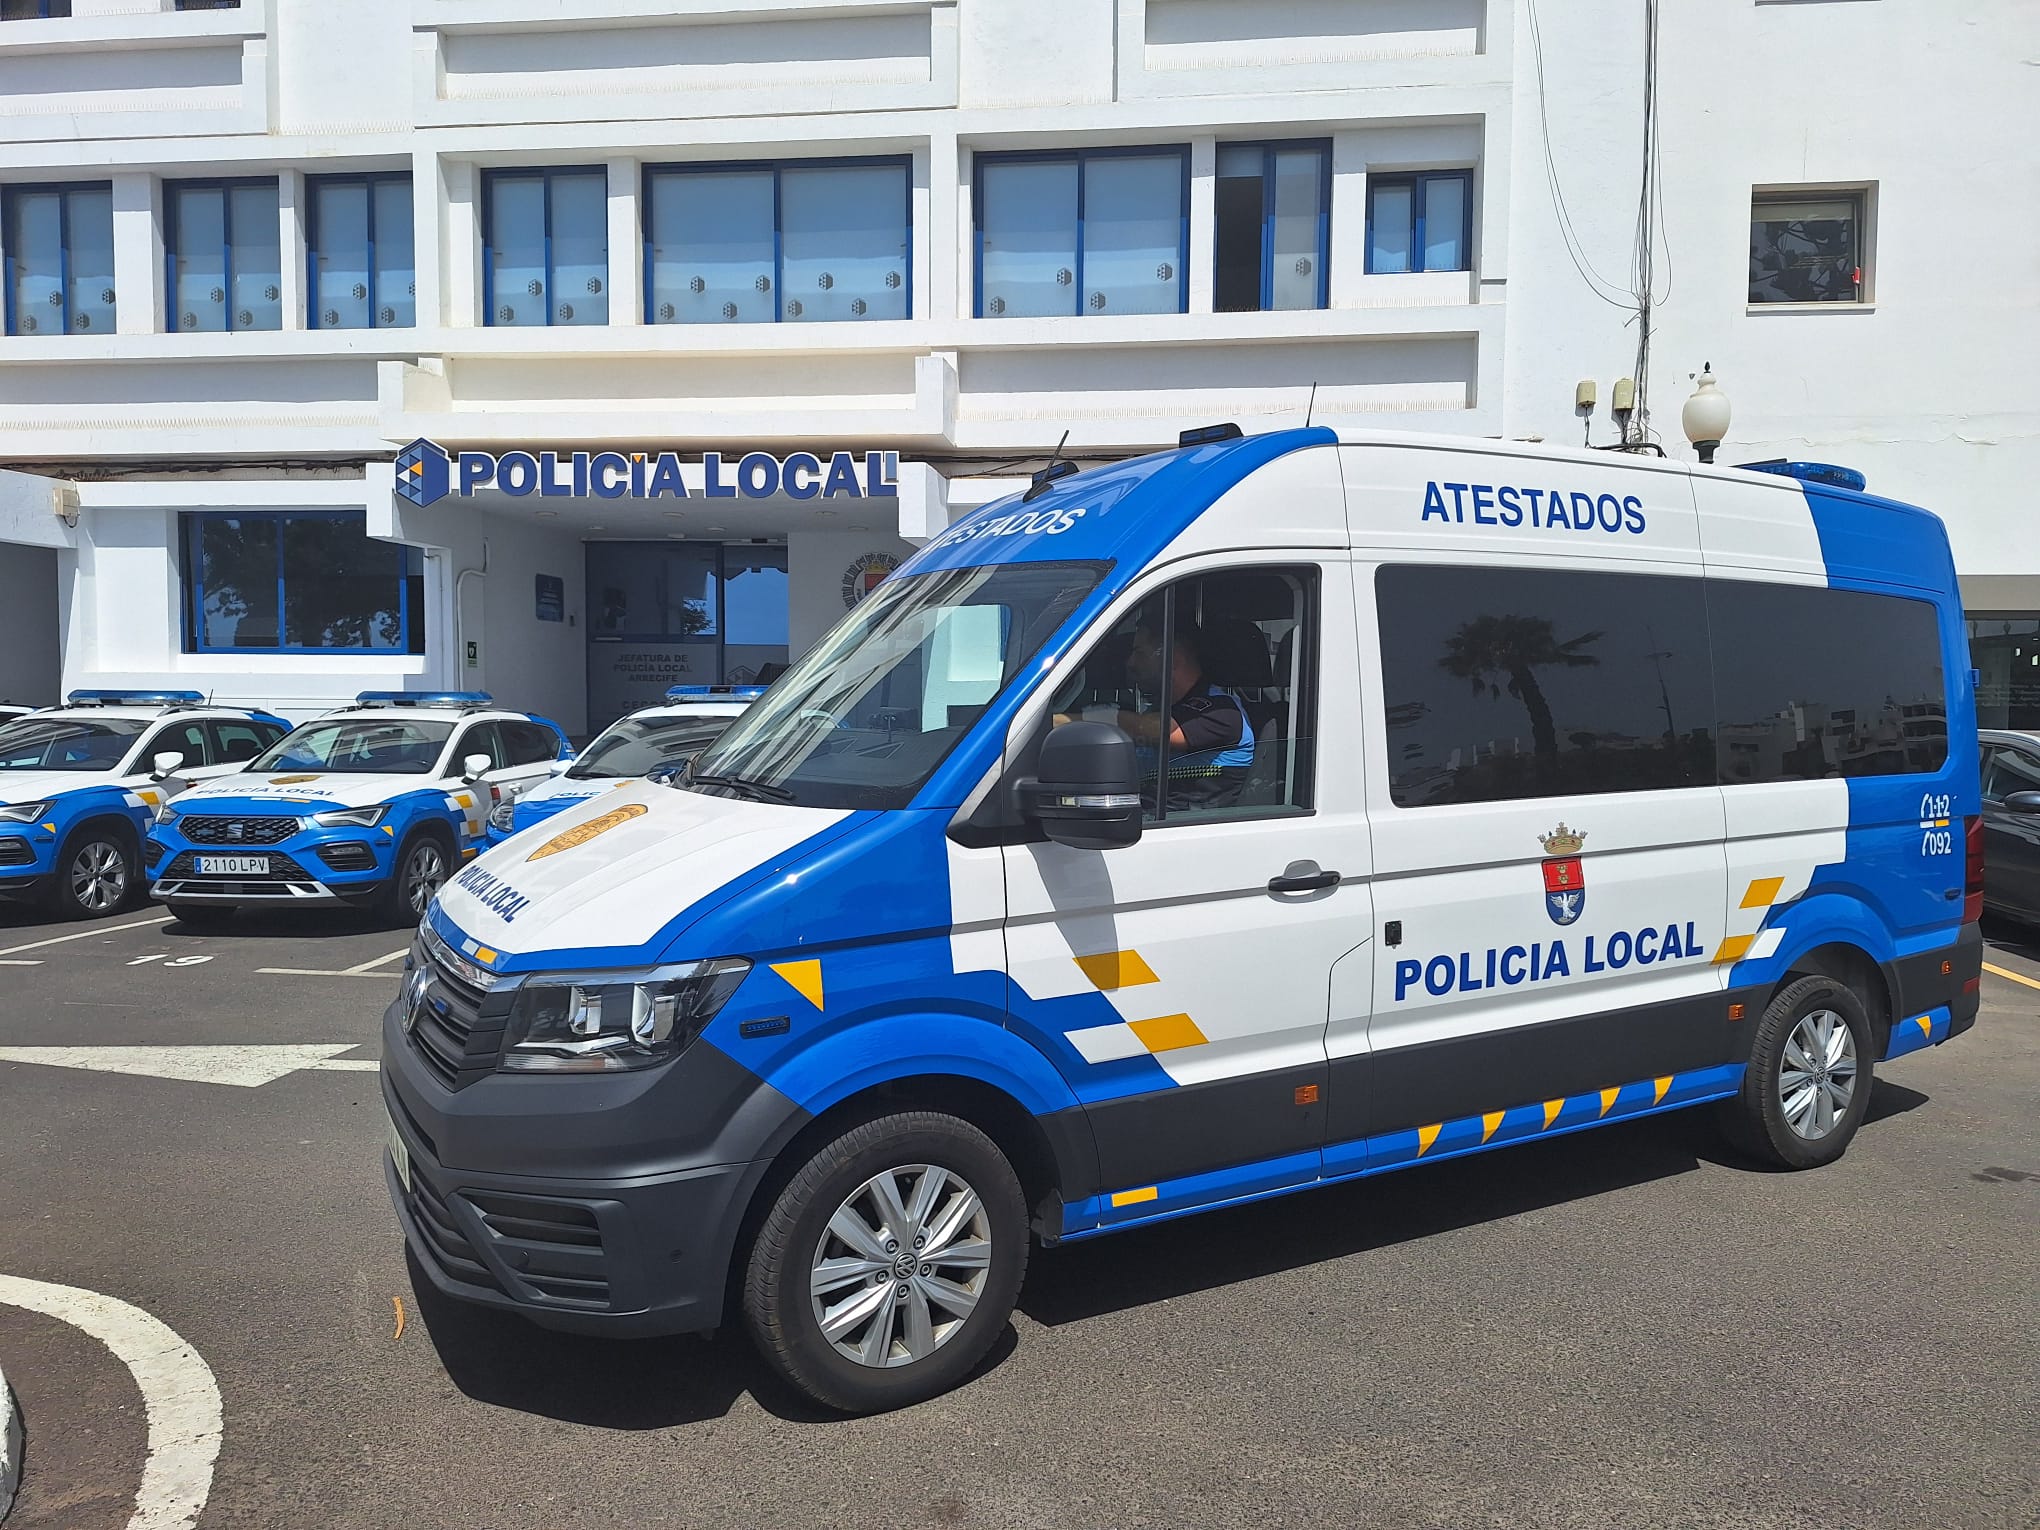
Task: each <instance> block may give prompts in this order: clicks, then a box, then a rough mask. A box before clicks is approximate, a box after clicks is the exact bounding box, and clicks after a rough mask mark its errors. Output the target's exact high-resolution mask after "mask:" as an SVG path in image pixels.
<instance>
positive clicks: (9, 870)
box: [0, 822, 59, 899]
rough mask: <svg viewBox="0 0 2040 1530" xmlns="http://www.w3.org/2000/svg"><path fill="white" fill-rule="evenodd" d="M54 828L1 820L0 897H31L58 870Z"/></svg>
mask: <svg viewBox="0 0 2040 1530" xmlns="http://www.w3.org/2000/svg"><path fill="white" fill-rule="evenodd" d="M58 844H59V840H58V838H57V835H56V833H55V831H53V830H50V829H46V828H44V827H43V826H42V825H41V824H39V823H32V824H28V823H13V822H7V823H0V899H5V898H33V897H35V896H36V895H37V894H38V893H40V892H41V891H42V889H43V886H44V885H45V882H46V880H47V879H48V878H49V876H50V875H51V874H52V873H53V872H55V871H56V869H57V846H58Z"/></svg>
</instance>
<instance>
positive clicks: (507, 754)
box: [148, 691, 573, 925]
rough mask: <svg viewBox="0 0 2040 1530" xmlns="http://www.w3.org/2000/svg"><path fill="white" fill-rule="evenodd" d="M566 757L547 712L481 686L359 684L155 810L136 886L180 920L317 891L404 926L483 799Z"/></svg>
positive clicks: (458, 858)
mask: <svg viewBox="0 0 2040 1530" xmlns="http://www.w3.org/2000/svg"><path fill="white" fill-rule="evenodd" d="M572 758H573V748H572V746H571V745H570V744H569V743H568V742H567V738H566V735H565V734H564V733H562V732H561V731H560V728H559V725H558V724H557V723H554V722H551V721H549V720H547V719H546V718H543V717H539V716H537V715H535V714H532V713H526V712H508V711H504V710H502V709H500V708H498V707H497V706H496V705H495V703H494V702H493V701H492V700H491V698H490V697H489V696H488V695H487V694H486V693H484V692H481V691H436V692H433V691H426V692H411V691H363V692H362V693H361V694H360V695H359V696H358V697H356V698H355V701H354V704H353V705H352V706H346V707H342V708H340V709H339V710H337V711H334V712H330V713H328V714H327V715H326V716H324V717H321V718H318V719H316V720H315V721H313V722H308V723H305V724H304V725H302V726H301V727H299V728H297V729H296V730H295V731H293V732H292V733H290V734H289V735H288V736H287V737H285V738H281V739H279V740H277V741H276V742H275V743H274V744H273V745H272V746H271V747H270V748H268V749H266V750H264V751H263V752H262V754H261V755H259V756H258V757H257V758H255V759H253V760H251V761H250V762H249V763H248V765H247V766H246V767H245V769H244V770H243V771H242V772H241V773H239V774H237V775H234V776H232V777H230V778H226V779H222V780H219V781H214V782H211V783H209V784H208V785H207V786H205V787H204V788H202V789H200V790H197V791H195V792H192V793H188V794H186V796H184V797H182V798H180V799H179V800H178V801H177V802H175V803H167V802H166V803H164V804H163V805H162V806H161V807H160V808H158V809H157V811H156V821H155V826H154V828H153V829H152V830H151V831H150V833H149V852H148V853H149V865H150V867H151V868H152V870H153V873H154V876H155V879H156V880H155V886H154V887H153V889H152V891H153V893H154V895H155V896H156V897H157V898H158V899H160V900H162V901H163V902H164V903H167V904H168V905H169V906H170V908H171V909H172V910H173V911H174V912H175V913H176V914H177V916H178V918H179V919H181V920H183V921H185V922H186V923H189V924H193V925H198V924H203V923H207V922H210V921H217V920H220V919H223V918H225V917H227V916H228V915H230V914H231V913H232V911H233V910H234V909H236V908H239V907H246V906H252V905H271V906H274V905H279V904H283V905H298V904H320V903H324V904H335V903H351V904H360V905H365V906H369V907H373V908H375V909H377V910H379V911H380V912H381V913H383V914H384V915H386V916H387V917H389V918H390V919H392V920H401V921H403V922H405V923H415V922H416V920H417V918H418V916H419V915H420V914H421V913H423V912H424V910H425V905H426V904H427V903H429V902H430V901H431V899H432V894H433V892H434V890H435V889H437V888H438V886H439V884H440V883H441V882H443V881H445V880H446V878H447V877H448V876H449V875H450V874H451V873H452V872H453V871H454V870H455V869H457V868H458V867H459V866H460V864H461V863H462V862H463V861H465V860H467V859H468V858H469V857H471V856H473V855H474V854H475V853H476V852H477V851H478V850H479V849H480V848H481V845H482V843H483V831H484V825H485V823H486V820H487V818H488V815H489V812H490V810H491V809H492V808H493V807H494V806H495V805H496V803H497V802H498V801H500V800H501V799H502V798H503V797H505V796H507V795H513V794H514V793H516V792H517V791H519V790H520V789H522V788H524V787H526V786H529V785H532V784H534V783H536V782H538V781H542V780H544V779H545V778H546V777H547V776H548V775H549V774H550V773H551V772H552V769H553V765H554V763H555V762H556V761H559V760H570V759H572Z"/></svg>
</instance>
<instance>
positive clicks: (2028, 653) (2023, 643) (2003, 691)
mask: <svg viewBox="0 0 2040 1530" xmlns="http://www.w3.org/2000/svg"><path fill="white" fill-rule="evenodd" d="M1969 662H1970V663H1971V664H1972V665H1973V666H1974V667H1975V668H1976V671H1977V676H1978V678H1977V682H1976V725H1977V726H1978V727H1979V728H2015V729H2018V730H2020V731H2021V732H2031V731H2034V730H2036V729H2040V614H2036V613H2034V612H2031V611H2025V612H2003V613H1997V612H1993V613H1977V614H1974V615H1972V616H1970V618H1969Z"/></svg>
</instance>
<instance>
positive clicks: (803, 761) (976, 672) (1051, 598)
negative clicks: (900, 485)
mask: <svg viewBox="0 0 2040 1530" xmlns="http://www.w3.org/2000/svg"><path fill="white" fill-rule="evenodd" d="M1104 572H1105V565H1103V564H1099V563H1006V564H994V565H991V566H988V567H981V568H958V569H944V570H941V571H938V572H935V573H928V574H915V575H913V576H911V577H908V578H904V579H902V578H893V579H888V580H887V581H886V582H885V583H884V584H881V585H880V586H879V587H878V588H877V589H876V590H874V591H873V592H872V593H871V594H870V595H869V596H867V597H866V598H865V599H864V601H863V602H862V603H861V604H860V605H858V606H857V607H856V609H855V610H853V611H852V612H851V613H850V614H849V615H848V616H846V617H844V618H843V620H842V621H841V622H839V623H838V624H837V625H836V627H835V629H834V630H833V631H832V632H830V633H829V635H828V636H827V637H825V638H823V639H822V641H821V642H820V643H819V644H817V645H816V646H815V648H814V649H813V650H812V651H811V652H810V653H809V654H808V656H807V657H806V658H804V659H802V660H801V661H800V662H799V663H798V664H796V665H794V667H793V668H792V669H790V670H788V671H787V672H786V673H785V674H784V675H782V676H781V677H780V678H779V680H778V681H777V682H776V683H775V684H774V685H773V687H772V689H771V690H769V691H767V692H766V693H765V695H764V696H762V697H761V698H759V700H758V701H757V702H756V703H754V704H753V705H752V707H751V709H750V710H749V711H748V712H746V713H745V714H744V715H743V716H742V717H739V718H738V719H737V720H736V721H734V722H733V723H731V724H730V726H729V729H728V731H726V732H725V733H723V734H722V736H721V737H719V738H718V739H716V741H715V742H714V743H712V744H710V745H709V746H708V747H707V748H706V749H704V750H703V751H702V752H701V753H700V754H699V755H697V756H696V757H695V761H694V768H693V770H692V772H691V773H690V774H689V776H688V777H687V779H686V780H685V781H684V782H683V783H682V784H683V785H686V786H689V787H692V788H693V789H695V790H698V791H713V792H718V793H728V794H729V795H733V796H745V797H755V798H757V799H758V800H760V801H769V802H791V803H795V804H798V805H799V806H802V807H825V808H876V809H885V808H901V807H905V806H906V805H907V804H908V803H909V802H911V801H912V800H913V797H914V793H916V792H917V791H919V790H920V789H921V785H922V783H923V782H925V781H926V780H927V779H928V777H929V776H931V775H933V774H934V772H935V768H936V766H938V765H940V764H941V763H942V761H943V760H944V758H946V757H947V756H948V754H949V751H950V750H951V749H952V748H954V747H955V745H956V743H957V741H958V740H959V739H961V738H962V737H963V735H964V734H965V733H966V732H968V731H969V730H970V727H971V725H972V724H973V723H975V722H976V721H977V720H978V718H979V717H980V716H981V715H983V713H984V711H985V709H986V708H987V707H988V706H990V705H991V703H992V702H993V701H994V700H996V699H997V697H998V695H999V693H1000V692H1001V691H1003V690H1004V689H1005V688H1006V686H1007V685H1008V683H1010V682H1011V680H1012V679H1013V677H1014V676H1015V675H1017V674H1018V673H1019V672H1020V670H1021V668H1022V667H1023V666H1024V665H1025V664H1026V663H1027V661H1028V660H1029V659H1031V658H1032V657H1033V656H1034V654H1035V653H1036V651H1037V650H1039V649H1040V647H1041V645H1042V644H1043V643H1044V642H1046V641H1047V640H1048V638H1049V635H1050V634H1052V633H1053V632H1054V631H1055V630H1056V629H1057V628H1058V627H1060V626H1061V625H1062V624H1063V623H1064V622H1065V621H1066V620H1068V618H1069V615H1070V613H1071V612H1072V611H1074V610H1075V609H1076V608H1077V606H1078V604H1079V603H1080V602H1081V601H1082V600H1083V599H1084V597H1085V596H1086V595H1088V594H1089V593H1090V592H1091V591H1092V590H1093V589H1095V588H1096V587H1097V584H1098V581H1099V579H1100V578H1101V577H1102V576H1103V575H1104Z"/></svg>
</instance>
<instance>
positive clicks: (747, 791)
mask: <svg viewBox="0 0 2040 1530" xmlns="http://www.w3.org/2000/svg"><path fill="white" fill-rule="evenodd" d="M681 785H683V786H726V787H728V788H729V789H730V790H731V791H733V792H737V793H740V794H743V795H748V796H749V797H750V798H751V800H752V801H753V802H791V801H793V793H792V792H790V791H788V790H787V789H786V788H785V787H783V786H775V785H773V784H772V783H771V782H770V781H754V780H752V779H751V777H749V776H697V775H694V774H692V773H690V774H688V775H687V776H686V777H685V778H683V779H682V781H681Z"/></svg>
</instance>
